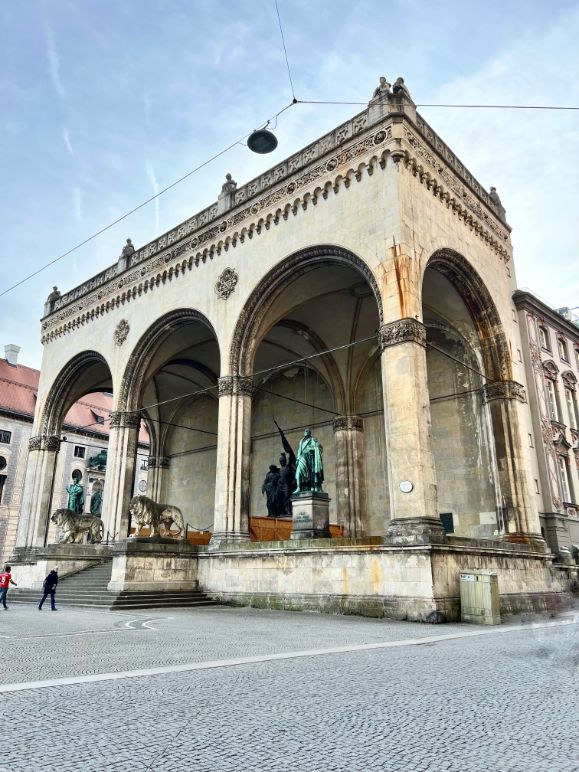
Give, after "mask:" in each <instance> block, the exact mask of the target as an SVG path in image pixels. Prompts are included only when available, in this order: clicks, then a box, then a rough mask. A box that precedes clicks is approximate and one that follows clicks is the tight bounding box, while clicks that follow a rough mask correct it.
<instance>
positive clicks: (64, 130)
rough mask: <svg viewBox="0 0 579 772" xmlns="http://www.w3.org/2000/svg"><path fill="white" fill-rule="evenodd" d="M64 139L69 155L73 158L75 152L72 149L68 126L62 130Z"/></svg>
mask: <svg viewBox="0 0 579 772" xmlns="http://www.w3.org/2000/svg"><path fill="white" fill-rule="evenodd" d="M62 139H63V140H64V144H65V146H66V149H67V150H68V153H69V155H71V156H73V155H74V150H73V149H72V145H71V143H70V134H69V131H68V128H67V127H66V126H65V127H64V128H63V130H62Z"/></svg>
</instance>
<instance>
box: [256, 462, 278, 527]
mask: <svg viewBox="0 0 579 772" xmlns="http://www.w3.org/2000/svg"><path fill="white" fill-rule="evenodd" d="M278 486H279V469H278V468H277V466H276V465H275V464H271V465H270V467H269V472H268V473H267V474H266V476H265V480H264V481H263V485H262V486H261V492H262V493H265V500H266V503H267V516H268V517H279V516H280V514H281V512H280V511H279V502H278V493H279V490H278Z"/></svg>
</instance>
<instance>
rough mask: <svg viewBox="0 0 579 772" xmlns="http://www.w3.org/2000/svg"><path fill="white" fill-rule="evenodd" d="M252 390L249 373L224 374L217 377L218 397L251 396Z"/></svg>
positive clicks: (253, 389)
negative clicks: (221, 376)
mask: <svg viewBox="0 0 579 772" xmlns="http://www.w3.org/2000/svg"><path fill="white" fill-rule="evenodd" d="M254 391H255V388H254V386H253V378H252V376H251V375H224V376H223V378H218V379H217V393H218V395H219V396H220V397H230V396H231V395H235V396H239V397H251V396H253V393H254Z"/></svg>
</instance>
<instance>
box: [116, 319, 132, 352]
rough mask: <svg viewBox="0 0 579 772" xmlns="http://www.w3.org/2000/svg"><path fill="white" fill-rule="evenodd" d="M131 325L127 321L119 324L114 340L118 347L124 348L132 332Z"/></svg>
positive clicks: (122, 320) (124, 320) (123, 320)
mask: <svg viewBox="0 0 579 772" xmlns="http://www.w3.org/2000/svg"><path fill="white" fill-rule="evenodd" d="M130 329H131V328H130V326H129V323H128V322H127V320H126V319H121V321H120V322H119V323H118V324H117V328H116V330H115V331H114V332H113V340H114V341H115V343H116V344H117V346H122V345H123V343H124V342H125V341H126V339H127V335H128V334H129V330H130Z"/></svg>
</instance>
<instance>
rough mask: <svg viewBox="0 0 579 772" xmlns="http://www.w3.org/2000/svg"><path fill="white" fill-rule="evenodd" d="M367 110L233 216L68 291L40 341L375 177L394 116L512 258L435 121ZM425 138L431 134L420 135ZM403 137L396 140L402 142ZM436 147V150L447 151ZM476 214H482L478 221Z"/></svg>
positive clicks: (491, 207) (156, 244) (434, 180)
mask: <svg viewBox="0 0 579 772" xmlns="http://www.w3.org/2000/svg"><path fill="white" fill-rule="evenodd" d="M369 115H370V114H369V111H368V110H365V111H363V112H362V113H360V114H358V115H356V116H354V117H353V118H352V119H350V120H348V121H346V122H345V123H343V124H342V125H341V126H338V127H337V128H336V129H334V130H333V131H331V132H329V133H328V134H326V135H325V136H323V137H321V138H320V139H318V140H316V141H315V142H313V143H312V144H310V145H308V146H307V147H306V148H304V149H303V150H301V151H300V152H299V153H297V154H295V155H294V156H292V157H291V158H289V159H287V160H285V161H283V162H282V163H280V164H278V165H277V166H276V167H274V168H273V169H269V170H267V171H266V172H264V173H263V174H262V175H260V176H259V177H257V178H256V179H254V180H251V181H250V182H248V183H247V184H246V185H243V186H241V187H239V188H237V189H236V191H235V192H234V194H232V195H233V196H234V203H233V207H232V209H230V210H229V211H228V212H227V216H226V217H224V216H223V214H222V213H220V212H219V210H218V206H217V202H215V203H213V204H211V205H210V206H209V207H207V208H206V209H204V210H203V211H202V212H199V213H198V214H196V215H195V216H194V217H191V218H190V219H189V220H187V221H185V222H184V223H182V224H181V225H179V226H178V227H176V228H174V229H173V230H171V231H169V232H167V233H165V234H164V235H162V236H160V237H159V238H158V239H155V240H154V241H152V242H150V243H149V244H147V245H146V246H145V247H143V248H142V249H140V250H138V251H137V252H135V253H134V254H133V255H131V258H130V265H129V267H128V268H126V269H125V270H120V269H119V264H118V262H115V264H114V265H112V266H111V267H110V268H107V269H106V270H105V271H101V273H99V274H97V275H96V276H94V277H92V278H91V279H90V280H89V281H87V282H85V283H84V284H82V285H80V286H78V287H76V288H75V289H73V290H71V291H70V292H67V293H65V294H64V295H62V296H61V297H60V298H58V299H57V300H56V301H55V302H54V305H53V311H52V312H51V313H50V314H48V315H47V316H46V317H45V318H44V319H43V321H42V343H48V342H50V341H51V340H53V339H55V338H57V337H60V336H62V335H65V334H67V333H69V332H71V331H74V330H75V329H77V328H79V327H81V326H83V325H84V324H87V323H89V322H91V321H92V320H93V319H95V318H98V317H99V316H102V315H104V314H107V313H109V312H110V311H111V310H114V309H116V308H119V307H121V306H123V305H124V304H125V303H128V302H130V301H131V300H133V299H135V298H137V297H139V296H141V295H142V294H146V293H147V292H151V291H154V290H155V289H157V288H158V287H160V286H162V285H164V284H165V283H166V282H171V281H173V280H177V279H179V278H181V277H182V276H184V275H185V274H186V273H187V272H189V271H191V270H193V268H197V267H199V265H200V264H201V263H205V262H206V261H207V260H212V259H213V258H214V257H215V255H220V254H221V253H222V252H223V251H225V252H227V251H228V250H229V249H230V248H232V249H233V248H235V247H236V245H237V244H238V243H243V242H244V241H245V239H246V238H248V239H251V238H253V237H255V236H259V234H260V233H262V232H263V228H265V229H266V230H267V229H269V228H271V226H272V225H278V224H279V223H280V222H281V221H282V220H287V219H288V217H289V216H290V214H291V215H296V214H297V213H298V211H299V210H300V209H307V207H308V206H309V205H310V204H311V205H313V206H315V205H316V204H317V203H319V202H320V201H322V200H324V199H326V198H328V196H329V195H332V194H334V195H335V194H338V193H339V192H340V191H341V190H344V189H348V188H349V187H350V185H351V183H352V182H354V181H356V182H359V181H360V180H361V179H362V177H363V173H364V172H367V173H368V174H369V175H371V174H373V173H374V171H375V169H376V168H378V167H379V168H381V169H384V168H385V165H386V157H387V155H388V153H389V152H390V150H394V146H393V125H394V122H395V121H397V122H398V123H399V122H400V121H402V122H403V123H404V126H405V131H406V132H407V134H408V136H407V137H406V144H407V146H408V147H409V148H410V150H411V151H412V152H414V153H416V154H417V155H420V157H421V159H422V160H423V161H424V162H425V163H427V164H429V165H430V164H431V163H434V167H433V169H434V172H435V174H434V175H433V174H432V172H424V173H423V172H422V171H420V170H419V169H418V168H416V169H415V171H416V173H420V174H421V179H422V178H424V179H423V181H424V182H425V183H426V184H427V185H428V187H430V188H432V189H433V192H435V193H436V195H438V196H439V197H440V198H441V200H444V201H445V202H446V204H447V205H448V206H452V207H453V209H454V210H455V211H456V212H457V213H458V214H459V215H462V214H463V213H464V212H466V210H468V212H469V215H468V216H467V215H466V214H465V215H464V216H465V221H466V223H467V224H468V225H470V226H471V227H473V228H475V229H476V230H477V231H480V232H479V236H481V238H484V240H485V241H487V242H488V243H489V245H490V246H491V247H492V248H493V249H496V250H497V251H499V252H500V254H502V255H503V256H504V257H505V259H508V253H506V250H505V249H504V246H502V242H503V241H505V240H508V230H506V229H505V226H504V225H503V224H502V223H501V222H500V218H499V220H498V224H497V222H495V219H494V218H495V216H497V217H498V215H497V211H498V210H497V207H496V205H495V204H494V203H493V201H492V200H491V199H490V197H489V195H488V193H487V192H486V191H485V190H484V189H483V188H482V186H481V185H480V184H479V183H478V182H477V181H476V180H475V179H474V178H473V177H472V176H471V175H470V173H469V172H468V171H467V170H466V169H465V167H464V166H463V165H462V164H461V163H460V161H458V159H457V158H456V156H455V155H454V154H453V153H452V152H451V151H450V149H449V148H448V146H447V145H446V144H445V143H444V142H443V141H442V140H441V139H440V137H438V135H436V134H435V132H434V131H433V130H432V129H431V128H430V126H429V125H428V124H427V123H426V122H425V121H424V120H423V119H422V118H421V117H420V116H419V115H417V116H416V123H413V122H412V121H411V119H410V118H409V117H408V116H404V117H402V116H401V115H400V114H397V115H395V116H394V117H393V115H392V114H390V115H386V116H385V117H384V118H383V119H382V122H381V123H377V124H374V123H372V121H371V120H370V117H369ZM370 124H372V125H370ZM408 126H411V127H412V131H410V129H409V128H408ZM409 137H410V138H409ZM419 137H422V139H423V140H424V142H421V141H419V139H418V138H419ZM411 138H413V139H411ZM390 145H392V147H389V146H390ZM399 145H400V140H399V139H398V140H397V143H396V147H399ZM429 148H432V150H433V151H434V153H438V155H439V156H440V159H438V158H436V156H435V155H433V153H432V152H430V150H429ZM419 151H420V153H419ZM411 163H413V161H411ZM443 172H444V174H443ZM465 185H466V187H465ZM445 187H446V188H448V189H449V190H452V191H453V194H454V197H453V195H451V194H450V193H448V192H446V191H445V190H444V188H445ZM484 207H486V208H487V209H488V212H487V211H484ZM469 217H470V218H476V223H475V222H474V220H473V221H471V220H469ZM479 225H480V227H479ZM481 228H482V230H481ZM491 231H492V233H491ZM493 234H494V235H493Z"/></svg>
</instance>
